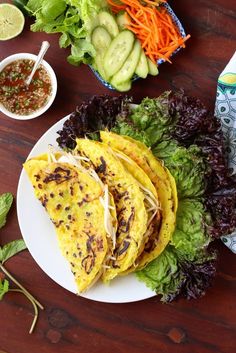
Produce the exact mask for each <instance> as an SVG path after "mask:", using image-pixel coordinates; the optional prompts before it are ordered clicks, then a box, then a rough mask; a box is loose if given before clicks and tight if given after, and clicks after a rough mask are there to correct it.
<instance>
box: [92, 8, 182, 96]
mask: <svg viewBox="0 0 236 353" xmlns="http://www.w3.org/2000/svg"><path fill="white" fill-rule="evenodd" d="M162 6H164V7H165V8H166V9H167V11H168V12H169V14H170V15H171V17H172V20H173V22H174V24H175V25H176V27H177V28H178V30H179V33H180V34H181V37H182V38H184V37H186V32H185V30H184V27H183V25H182V23H181V22H180V20H179V19H178V17H177V16H176V14H175V13H174V11H173V10H172V8H171V7H170V5H169V4H167V3H164V4H163V5H162ZM180 49H181V47H179V48H177V49H176V50H175V52H174V53H173V54H172V56H173V55H175V54H176V53H178V51H179V50H180ZM164 62H165V60H163V59H159V60H158V61H157V64H158V65H161V64H162V63H164ZM90 69H91V70H92V71H93V73H94V75H95V76H96V77H97V79H98V80H99V81H100V82H101V83H102V84H103V85H104V86H105V87H107V88H109V89H110V90H115V88H114V87H112V85H111V84H110V83H108V82H107V81H105V80H104V79H103V78H102V77H101V76H100V75H99V73H98V72H97V71H96V70H95V69H94V68H93V67H92V66H91V65H90ZM138 79H139V77H138V76H137V75H135V76H134V77H133V81H136V80H138Z"/></svg>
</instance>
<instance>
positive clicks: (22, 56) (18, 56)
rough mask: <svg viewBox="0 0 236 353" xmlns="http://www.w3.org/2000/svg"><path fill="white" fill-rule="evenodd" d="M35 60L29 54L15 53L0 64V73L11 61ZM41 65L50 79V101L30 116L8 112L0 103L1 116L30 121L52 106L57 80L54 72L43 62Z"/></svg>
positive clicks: (35, 56) (34, 56)
mask: <svg viewBox="0 0 236 353" xmlns="http://www.w3.org/2000/svg"><path fill="white" fill-rule="evenodd" d="M36 58H37V55H34V54H30V53H17V54H13V55H10V56H8V57H6V58H5V59H3V60H2V61H1V62H0V72H1V71H2V70H3V69H4V68H5V67H6V66H7V65H8V64H10V63H12V62H13V61H16V60H20V59H30V60H34V61H35V60H36ZM42 65H43V66H44V68H45V69H46V71H47V73H48V74H49V76H50V79H51V83H52V93H51V96H50V99H49V100H48V102H47V104H46V105H45V106H44V107H42V108H41V109H39V110H37V111H35V112H34V113H32V114H30V115H18V114H14V113H12V112H9V110H7V109H6V108H5V107H4V106H3V104H1V103H0V111H1V112H2V113H3V114H5V115H7V116H8V117H10V118H13V119H17V120H30V119H34V118H37V117H38V116H40V115H42V114H43V113H45V112H46V111H47V110H48V109H49V107H50V106H51V105H52V103H53V101H54V99H55V97H56V93H57V78H56V75H55V72H54V70H53V69H52V67H51V66H50V65H49V64H48V63H47V62H46V61H45V60H43V61H42Z"/></svg>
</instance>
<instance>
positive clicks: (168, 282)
mask: <svg viewBox="0 0 236 353" xmlns="http://www.w3.org/2000/svg"><path fill="white" fill-rule="evenodd" d="M136 276H137V278H138V279H139V280H140V281H142V282H144V283H145V284H146V286H147V287H149V288H150V289H151V290H153V291H155V292H156V293H157V294H159V295H161V296H162V301H164V302H168V301H170V300H172V299H173V298H174V297H176V296H177V295H178V294H179V289H180V287H181V281H182V280H183V278H182V276H181V273H180V272H179V264H178V259H177V257H176V254H175V251H174V248H173V247H171V246H168V247H167V249H165V251H164V252H163V253H162V254H161V255H160V256H158V257H157V258H156V259H155V260H154V261H152V262H151V263H150V264H148V265H147V266H146V267H145V268H144V269H143V270H141V271H137V272H136Z"/></svg>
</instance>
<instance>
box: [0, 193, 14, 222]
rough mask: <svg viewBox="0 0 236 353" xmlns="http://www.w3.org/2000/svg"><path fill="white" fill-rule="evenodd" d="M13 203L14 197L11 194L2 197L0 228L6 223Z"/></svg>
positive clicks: (0, 202)
mask: <svg viewBox="0 0 236 353" xmlns="http://www.w3.org/2000/svg"><path fill="white" fill-rule="evenodd" d="M12 201H13V196H12V194H11V193H9V192H6V193H5V194H2V195H0V228H2V227H3V226H4V225H5V223H6V217H7V214H8V211H9V210H10V208H11V205H12Z"/></svg>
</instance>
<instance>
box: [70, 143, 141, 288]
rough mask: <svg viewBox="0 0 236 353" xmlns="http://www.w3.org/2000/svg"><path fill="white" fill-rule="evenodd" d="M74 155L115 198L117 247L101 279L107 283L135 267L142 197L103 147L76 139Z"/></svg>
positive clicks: (138, 188) (115, 160)
mask: <svg viewBox="0 0 236 353" xmlns="http://www.w3.org/2000/svg"><path fill="white" fill-rule="evenodd" d="M76 142H77V146H76V148H75V153H76V151H77V152H78V153H79V154H80V155H83V156H85V157H86V158H88V159H89V160H90V163H92V165H93V167H94V168H95V171H96V172H97V173H98V175H99V177H100V178H101V180H102V181H103V183H104V184H107V185H108V187H109V191H110V192H111V194H112V195H113V197H114V201H115V205H116V211H117V220H118V227H117V237H116V247H115V250H114V253H113V257H112V259H111V261H110V264H109V266H110V268H108V269H107V270H106V271H105V273H104V274H103V276H102V279H103V281H104V282H108V281H110V280H111V279H113V278H114V277H116V276H117V275H118V274H120V273H122V272H123V271H125V270H127V269H128V268H130V267H131V266H133V264H134V263H135V260H136V258H137V256H138V255H139V252H140V248H141V247H142V245H143V242H144V236H145V232H146V230H147V222H148V214H147V210H146V208H145V204H144V198H145V197H144V193H143V192H142V190H141V189H140V186H139V184H138V182H137V180H136V179H134V178H133V177H132V175H131V174H130V173H129V172H128V171H127V170H126V169H125V168H124V166H123V165H122V163H121V162H120V160H119V159H118V158H117V157H116V156H115V155H114V153H113V152H112V150H110V148H108V147H107V146H106V145H104V144H102V143H100V142H97V141H91V140H88V139H77V140H76Z"/></svg>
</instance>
